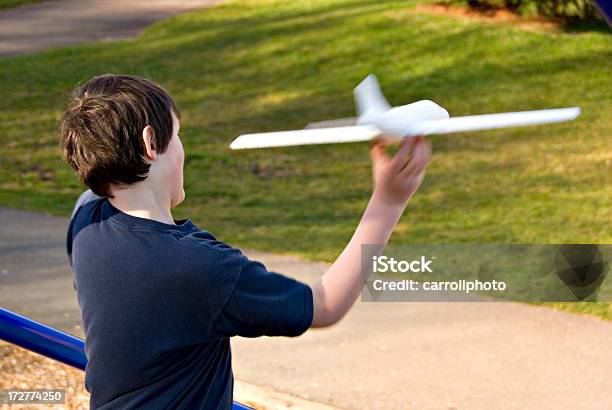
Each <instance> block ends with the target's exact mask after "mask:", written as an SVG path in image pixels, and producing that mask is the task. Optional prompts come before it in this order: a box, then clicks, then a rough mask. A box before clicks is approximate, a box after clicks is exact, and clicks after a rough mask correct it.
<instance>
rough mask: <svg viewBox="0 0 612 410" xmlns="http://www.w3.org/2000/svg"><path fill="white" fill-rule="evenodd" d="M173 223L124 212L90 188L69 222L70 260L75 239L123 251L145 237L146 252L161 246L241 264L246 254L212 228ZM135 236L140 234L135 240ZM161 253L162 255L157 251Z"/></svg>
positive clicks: (187, 255) (172, 252)
mask: <svg viewBox="0 0 612 410" xmlns="http://www.w3.org/2000/svg"><path fill="white" fill-rule="evenodd" d="M175 223H176V225H170V224H165V223H162V222H158V221H155V220H151V219H146V218H140V217H136V216H132V215H129V214H126V213H124V212H122V211H120V210H118V209H117V208H115V207H114V206H113V205H112V204H111V203H110V202H109V201H108V199H107V198H105V197H100V196H98V195H96V194H94V193H93V192H91V190H87V191H85V192H83V193H82V194H81V195H80V196H79V199H78V200H77V202H76V204H75V207H74V209H73V212H72V217H71V220H70V223H69V226H68V235H67V243H66V245H67V251H68V256H69V259H70V262H71V264H72V255H71V254H72V251H73V247H74V243H75V242H76V241H77V237H78V240H79V243H80V244H81V248H83V245H85V246H84V247H86V248H91V249H94V248H97V249H100V250H101V248H102V247H103V245H104V244H107V245H111V246H112V248H113V249H114V250H118V249H117V247H119V248H121V249H123V250H124V251H125V252H126V253H127V252H129V251H130V250H133V249H132V247H138V246H139V245H143V242H142V241H146V247H145V248H144V249H147V250H148V251H149V252H148V253H155V252H160V250H161V249H163V250H164V252H163V254H164V255H163V256H164V257H168V256H169V255H173V256H174V258H173V259H178V260H181V259H183V258H187V259H191V258H193V257H194V255H191V254H192V253H195V254H196V255H197V259H198V260H200V261H202V259H205V260H209V261H210V262H217V263H224V264H227V263H232V264H238V265H241V264H243V263H245V262H246V257H245V255H243V253H242V252H241V251H240V250H239V249H238V248H235V247H232V246H231V245H229V244H227V243H225V242H223V241H220V240H218V239H217V238H216V237H215V236H214V235H213V234H212V233H211V232H208V231H206V230H203V229H200V228H199V227H198V226H196V225H195V224H194V223H193V222H192V221H191V219H182V220H175ZM136 238H141V240H138V239H136ZM159 256H162V255H159Z"/></svg>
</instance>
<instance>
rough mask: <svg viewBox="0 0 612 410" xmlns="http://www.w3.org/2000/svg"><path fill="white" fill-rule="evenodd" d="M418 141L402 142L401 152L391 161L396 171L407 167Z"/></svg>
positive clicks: (407, 139)
mask: <svg viewBox="0 0 612 410" xmlns="http://www.w3.org/2000/svg"><path fill="white" fill-rule="evenodd" d="M416 140H417V138H404V139H403V140H402V143H401V145H400V148H399V150H398V151H397V152H396V153H395V155H394V156H393V158H392V159H391V167H392V168H393V170H394V171H400V170H401V169H402V168H403V167H404V166H405V165H406V162H407V161H408V158H409V157H410V153H411V152H412V150H413V148H414V145H415V144H416Z"/></svg>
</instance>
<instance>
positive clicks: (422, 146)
mask: <svg viewBox="0 0 612 410" xmlns="http://www.w3.org/2000/svg"><path fill="white" fill-rule="evenodd" d="M430 159H431V143H430V142H429V141H427V140H426V139H425V138H424V137H419V140H418V141H417V143H416V147H415V149H414V155H413V156H412V159H411V160H410V162H409V163H408V164H407V165H406V167H404V169H402V171H401V174H402V176H409V175H418V174H420V173H422V172H423V170H424V169H425V167H426V166H427V164H428V163H429V160H430Z"/></svg>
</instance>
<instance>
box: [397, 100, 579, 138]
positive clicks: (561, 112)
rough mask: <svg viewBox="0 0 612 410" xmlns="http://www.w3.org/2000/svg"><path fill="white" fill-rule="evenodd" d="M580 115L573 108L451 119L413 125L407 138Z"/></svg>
mask: <svg viewBox="0 0 612 410" xmlns="http://www.w3.org/2000/svg"><path fill="white" fill-rule="evenodd" d="M578 115H580V108H579V107H571V108H557V109H551V110H535V111H520V112H506V113H500V114H485V115H469V116H465V117H451V118H448V119H442V120H433V121H421V122H415V123H412V124H410V125H409V126H408V127H407V130H406V135H405V136H406V137H411V136H416V135H437V134H450V133H453V132H466V131H481V130H491V129H496V128H508V127H519V126H525V125H538V124H548V123H552V122H562V121H570V120H573V119H574V118H576V117H578Z"/></svg>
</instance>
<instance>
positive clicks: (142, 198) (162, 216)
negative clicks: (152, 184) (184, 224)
mask: <svg viewBox="0 0 612 410" xmlns="http://www.w3.org/2000/svg"><path fill="white" fill-rule="evenodd" d="M112 193H113V196H114V198H108V200H109V202H110V203H111V204H112V205H113V206H114V207H115V208H117V209H119V210H120V211H122V212H125V213H126V214H129V215H132V216H136V217H139V218H146V219H152V220H154V221H158V222H162V223H165V224H170V225H175V223H174V219H173V218H172V212H171V211H170V207H169V205H168V203H169V201H168V200H165V198H161V197H160V195H155V193H154V192H152V191H148V190H145V189H138V188H136V187H130V188H124V189H112Z"/></svg>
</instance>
